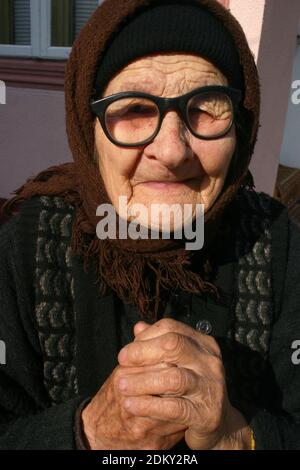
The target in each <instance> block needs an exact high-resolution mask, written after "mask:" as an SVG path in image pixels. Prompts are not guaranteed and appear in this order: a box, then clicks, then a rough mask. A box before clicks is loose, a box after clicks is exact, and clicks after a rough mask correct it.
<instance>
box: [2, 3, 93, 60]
mask: <svg viewBox="0 0 300 470" xmlns="http://www.w3.org/2000/svg"><path fill="white" fill-rule="evenodd" d="M100 3H102V0H1V1H0V55H1V56H14V57H16V56H19V57H40V58H48V59H49V58H50V59H51V58H52V59H67V58H68V55H69V53H70V49H71V47H72V44H73V41H74V39H75V38H76V36H77V34H78V33H79V31H80V29H81V28H82V27H83V25H84V24H85V23H86V21H87V20H88V19H89V17H90V16H91V15H92V13H93V11H94V10H95V9H96V8H97V6H98V5H99V4H100Z"/></svg>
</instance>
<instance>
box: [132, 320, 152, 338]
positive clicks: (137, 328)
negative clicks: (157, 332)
mask: <svg viewBox="0 0 300 470" xmlns="http://www.w3.org/2000/svg"><path fill="white" fill-rule="evenodd" d="M150 326H151V325H150V324H149V323H146V322H143V321H139V322H138V323H136V324H135V325H134V328H133V332H134V336H138V335H139V334H141V333H142V332H143V331H146V330H147V329H148V328H149V327H150Z"/></svg>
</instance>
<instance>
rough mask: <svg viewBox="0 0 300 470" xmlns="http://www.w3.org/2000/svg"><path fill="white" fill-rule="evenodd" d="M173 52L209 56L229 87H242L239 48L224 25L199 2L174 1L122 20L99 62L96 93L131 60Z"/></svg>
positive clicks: (100, 91) (98, 94)
mask: <svg viewBox="0 0 300 470" xmlns="http://www.w3.org/2000/svg"><path fill="white" fill-rule="evenodd" d="M171 51H173V52H175V51H176V52H190V53H195V54H197V55H199V56H201V57H203V58H206V59H207V60H209V61H210V62H212V63H213V64H214V65H215V66H216V67H217V68H219V69H220V70H221V72H223V74H224V75H225V76H226V77H227V79H228V82H229V85H230V86H233V87H235V88H239V89H243V78H242V77H243V76H242V71H241V66H240V62H239V55H238V51H237V48H236V46H235V44H234V41H233V39H232V37H231V35H230V33H229V32H228V31H227V30H226V28H225V27H224V25H223V24H222V23H221V22H220V21H219V20H218V19H217V18H216V17H215V16H214V15H213V14H212V13H211V12H209V11H208V10H206V9H205V8H203V7H201V6H199V5H196V4H192V3H188V2H178V1H173V2H167V3H165V4H157V5H155V6H151V7H150V8H147V9H146V10H142V11H140V12H139V14H137V15H135V16H134V17H130V18H127V21H126V22H125V23H122V26H121V28H120V29H119V31H118V32H117V33H116V34H115V35H114V37H113V38H112V39H111V41H110V43H109V44H108V45H107V47H106V50H105V52H104V55H103V56H102V57H101V60H100V63H99V65H98V70H97V73H96V81H95V86H94V88H95V90H96V94H97V96H100V95H101V94H102V92H103V91H104V88H105V87H106V85H107V84H108V82H109V81H110V80H111V79H112V78H113V76H114V75H115V74H116V73H117V72H118V71H120V69H121V68H123V67H124V66H125V65H127V64H128V63H129V62H131V61H132V60H135V59H137V58H139V57H143V56H145V55H147V54H152V53H155V52H157V53H159V52H171Z"/></svg>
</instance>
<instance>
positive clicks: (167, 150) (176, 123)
mask: <svg viewBox="0 0 300 470" xmlns="http://www.w3.org/2000/svg"><path fill="white" fill-rule="evenodd" d="M190 137H191V136H190V133H189V131H188V129H187V128H186V126H185V124H184V122H183V121H182V120H181V118H180V117H179V115H178V114H177V113H176V112H175V111H169V112H168V113H167V114H166V115H165V117H164V119H163V121H162V124H161V128H160V131H159V133H158V134H157V136H156V137H155V139H154V140H153V141H152V142H151V143H150V144H149V145H148V146H147V147H146V148H145V149H144V154H145V155H146V156H148V157H149V158H155V159H157V160H159V161H160V162H161V163H162V164H163V165H165V166H166V167H168V168H169V169H170V170H172V169H175V168H177V167H178V166H180V165H182V164H183V163H184V162H185V161H186V160H188V159H190V158H192V155H193V151H192V148H191V146H190Z"/></svg>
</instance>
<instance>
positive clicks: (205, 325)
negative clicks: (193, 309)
mask: <svg viewBox="0 0 300 470" xmlns="http://www.w3.org/2000/svg"><path fill="white" fill-rule="evenodd" d="M196 330H198V331H200V332H201V333H203V334H204V335H209V334H210V333H211V332H212V326H211V323H210V322H209V321H208V320H199V321H198V322H197V325H196Z"/></svg>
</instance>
